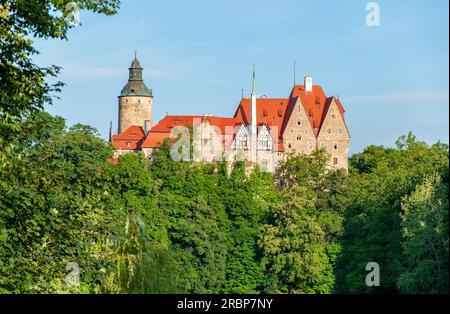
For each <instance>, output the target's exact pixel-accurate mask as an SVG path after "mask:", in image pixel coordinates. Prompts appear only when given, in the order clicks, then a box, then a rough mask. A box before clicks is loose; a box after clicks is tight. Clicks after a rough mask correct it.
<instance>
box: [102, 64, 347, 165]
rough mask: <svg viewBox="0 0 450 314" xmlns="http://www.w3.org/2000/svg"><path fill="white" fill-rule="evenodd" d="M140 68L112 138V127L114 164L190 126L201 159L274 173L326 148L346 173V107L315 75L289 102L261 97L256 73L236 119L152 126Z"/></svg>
mask: <svg viewBox="0 0 450 314" xmlns="http://www.w3.org/2000/svg"><path fill="white" fill-rule="evenodd" d="M142 70H143V68H142V66H141V64H140V62H139V61H138V60H137V58H136V57H135V59H134V60H133V62H132V63H131V66H130V68H129V78H128V82H127V84H126V85H125V86H124V87H123V89H122V91H121V93H120V96H119V117H118V118H119V119H118V134H112V127H110V141H111V142H112V144H113V147H114V148H115V151H116V156H115V158H116V160H117V158H119V157H120V155H123V154H126V153H129V152H136V151H142V152H143V153H144V154H145V155H146V156H151V154H152V152H153V150H155V149H158V147H159V145H160V144H161V143H162V142H163V141H164V140H165V139H171V143H174V142H175V140H176V139H179V138H180V133H181V134H184V133H183V132H180V131H179V130H182V129H183V128H185V129H186V127H187V126H189V127H190V130H196V131H194V132H193V133H195V134H196V135H194V141H193V142H192V143H193V145H194V146H195V147H197V154H196V156H195V157H194V159H196V160H197V161H206V162H209V161H214V160H226V161H228V162H230V163H232V162H233V161H235V160H238V159H239V158H242V159H243V160H246V161H249V162H252V163H254V164H259V165H260V166H261V168H262V169H265V170H266V171H274V169H276V167H277V164H278V162H279V161H280V160H282V159H284V158H286V156H287V155H289V154H290V153H297V154H309V153H311V152H312V151H313V150H315V149H325V150H326V152H327V153H328V154H329V156H330V160H329V166H330V167H333V168H343V169H346V170H347V166H348V164H347V161H348V150H349V141H350V134H349V131H348V129H347V126H346V124H345V120H344V112H345V110H344V107H343V106H342V104H341V102H340V101H339V99H338V98H337V97H334V96H331V97H327V96H326V95H325V93H324V91H323V90H322V88H321V87H320V86H319V85H313V83H312V78H311V77H308V76H306V77H305V80H304V84H303V85H294V87H293V88H292V91H291V93H290V95H289V97H288V98H257V96H256V83H255V71H253V88H252V94H251V98H242V99H241V100H240V102H239V104H238V106H237V109H236V112H235V113H234V115H233V117H217V116H211V115H204V116H177V115H166V116H165V117H164V118H162V119H161V120H160V121H159V122H158V123H156V124H153V122H152V118H153V114H152V108H153V93H152V90H151V89H149V88H148V87H147V86H146V85H145V83H144V81H143V78H142ZM177 130H178V131H177ZM188 143H189V142H188Z"/></svg>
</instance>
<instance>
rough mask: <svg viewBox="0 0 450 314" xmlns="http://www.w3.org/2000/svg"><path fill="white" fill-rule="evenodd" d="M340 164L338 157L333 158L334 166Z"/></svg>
mask: <svg viewBox="0 0 450 314" xmlns="http://www.w3.org/2000/svg"><path fill="white" fill-rule="evenodd" d="M337 164H338V158H337V157H333V165H337Z"/></svg>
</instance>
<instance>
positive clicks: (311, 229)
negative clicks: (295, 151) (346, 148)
mask: <svg viewBox="0 0 450 314" xmlns="http://www.w3.org/2000/svg"><path fill="white" fill-rule="evenodd" d="M283 194H284V199H283V201H282V202H280V203H278V204H276V205H275V206H274V207H273V208H271V211H270V220H269V223H268V224H266V225H264V226H263V227H262V230H261V237H260V241H259V245H260V246H261V249H262V251H263V254H264V258H263V263H264V264H266V267H267V270H268V271H269V272H271V273H273V274H274V275H275V277H276V278H277V283H276V288H277V290H278V291H280V292H289V293H327V292H328V293H329V292H331V289H332V287H333V274H332V268H331V265H330V263H329V261H328V258H327V255H326V248H325V232H324V231H323V230H322V228H321V227H320V225H319V223H318V221H317V218H316V213H315V211H316V208H315V201H316V199H315V196H314V194H313V193H312V192H311V191H308V189H306V188H304V187H301V186H295V187H293V188H291V189H288V190H286V191H285V192H284V193H283Z"/></svg>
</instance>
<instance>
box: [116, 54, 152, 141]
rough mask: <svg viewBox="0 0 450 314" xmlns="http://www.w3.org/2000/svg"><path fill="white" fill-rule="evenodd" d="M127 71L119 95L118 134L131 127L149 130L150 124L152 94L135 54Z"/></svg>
mask: <svg viewBox="0 0 450 314" xmlns="http://www.w3.org/2000/svg"><path fill="white" fill-rule="evenodd" d="M128 70H129V76H128V82H127V83H126V84H125V86H124V87H123V88H122V91H121V93H120V95H119V123H118V133H122V132H124V131H125V130H126V129H128V128H129V127H130V126H132V125H137V126H142V127H143V128H144V129H147V130H149V129H150V128H151V124H152V109H153V92H152V90H151V89H150V88H148V87H147V86H146V85H145V83H144V80H143V78H142V70H143V68H142V66H141V63H140V62H139V60H138V59H137V56H136V53H135V56H134V60H133V61H132V63H131V66H130V67H129V69H128Z"/></svg>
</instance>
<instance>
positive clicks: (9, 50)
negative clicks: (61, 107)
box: [0, 0, 119, 163]
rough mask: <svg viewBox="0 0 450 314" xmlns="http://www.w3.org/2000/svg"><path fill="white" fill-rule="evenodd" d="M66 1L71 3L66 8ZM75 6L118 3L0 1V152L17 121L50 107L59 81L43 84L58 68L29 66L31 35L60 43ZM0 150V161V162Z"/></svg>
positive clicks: (111, 7)
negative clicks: (47, 106)
mask: <svg viewBox="0 0 450 314" xmlns="http://www.w3.org/2000/svg"><path fill="white" fill-rule="evenodd" d="M69 3H71V5H69ZM73 4H75V5H76V6H77V7H78V8H79V9H80V10H87V11H92V12H96V13H101V14H107V15H111V14H114V13H116V10H117V8H118V5H119V1H118V0H111V1H94V0H63V1H61V0H2V1H1V2H0V149H1V148H3V147H4V146H7V145H9V144H10V143H11V141H12V139H13V137H14V136H15V135H17V134H18V133H19V132H20V131H21V123H20V122H21V121H22V120H23V119H24V118H26V117H29V116H30V115H31V114H33V113H34V112H36V111H39V110H42V109H43V107H44V104H51V103H52V100H53V97H54V96H55V95H56V93H57V92H59V91H60V89H61V87H62V86H63V83H61V82H56V83H53V84H51V83H49V82H48V80H49V79H54V78H55V77H56V76H57V74H58V72H59V70H60V68H59V67H57V66H54V65H52V66H47V67H42V66H38V65H36V64H34V63H33V59H32V57H33V56H34V55H36V54H38V53H39V52H38V51H37V50H36V49H35V48H34V47H33V37H32V36H34V37H40V38H47V39H48V38H58V39H66V38H67V32H68V30H69V29H70V28H71V27H73V26H71V24H70V23H68V22H67V17H68V15H69V14H70V13H71V12H70V10H71V8H73V7H74V5H73ZM1 160H2V158H1V150H0V163H1Z"/></svg>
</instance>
